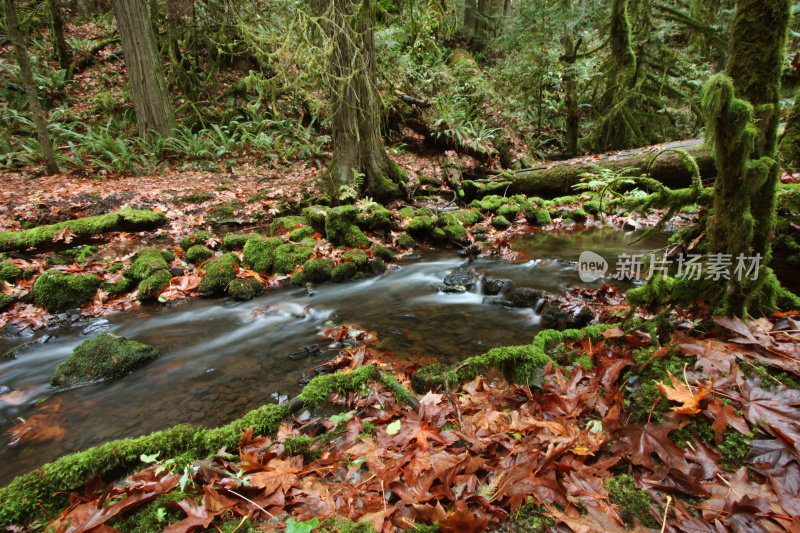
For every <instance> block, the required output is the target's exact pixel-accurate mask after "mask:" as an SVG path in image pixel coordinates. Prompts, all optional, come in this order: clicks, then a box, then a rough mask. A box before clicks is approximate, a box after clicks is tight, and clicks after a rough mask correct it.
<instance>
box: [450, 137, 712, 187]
mask: <svg viewBox="0 0 800 533" xmlns="http://www.w3.org/2000/svg"><path fill="white" fill-rule="evenodd" d="M661 148H662V149H664V148H678V149H681V150H685V151H686V152H688V153H689V154H690V155H691V156H692V157H694V159H695V160H696V161H697V165H698V166H699V168H700V175H701V176H702V178H703V180H704V181H709V180H712V179H713V178H714V176H715V174H716V170H715V168H714V160H713V158H712V157H711V154H710V153H709V151H708V150H707V149H706V148H705V145H704V142H703V140H702V139H694V140H690V141H678V142H672V143H666V144H664V145H662V147H661ZM656 153H657V152H653V151H647V150H645V149H636V150H626V151H624V152H618V153H609V154H604V155H601V156H599V158H598V159H588V160H587V158H585V157H581V158H576V159H570V160H569V161H564V162H560V163H557V164H555V165H553V166H551V167H549V168H548V167H536V168H529V169H524V170H520V171H518V172H516V173H514V174H506V175H503V176H501V177H498V178H495V179H492V180H475V181H465V182H464V184H463V185H464V193H465V196H466V197H467V198H468V199H472V198H482V197H484V196H486V195H489V194H499V195H505V194H526V195H528V196H540V197H556V196H562V195H565V194H571V193H572V192H573V189H572V187H573V186H574V185H576V184H578V183H580V181H581V174H584V173H587V172H592V171H594V170H596V168H597V167H602V168H608V169H621V168H625V167H632V168H637V169H641V170H643V169H645V168H646V167H647V166H648V165H650V163H651V161H652V159H653V157H654V156H655V154H656ZM692 174H693V172H692V169H691V168H689V167H688V166H687V165H686V162H685V160H684V159H683V157H681V156H680V155H679V154H678V153H676V152H667V153H664V154H663V155H661V156H659V157H658V159H657V160H656V161H655V163H654V164H653V167H652V169H651V172H650V176H651V177H652V178H653V179H656V180H658V181H660V182H661V183H663V184H664V185H666V186H668V187H672V188H680V187H687V186H689V184H690V183H691V180H692Z"/></svg>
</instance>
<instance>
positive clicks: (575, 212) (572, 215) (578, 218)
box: [558, 209, 589, 222]
mask: <svg viewBox="0 0 800 533" xmlns="http://www.w3.org/2000/svg"><path fill="white" fill-rule="evenodd" d="M558 214H559V215H560V216H561V218H563V219H564V220H574V221H575V222H585V221H586V219H587V218H589V215H587V214H586V211H584V210H583V209H562V210H561V211H559V212H558Z"/></svg>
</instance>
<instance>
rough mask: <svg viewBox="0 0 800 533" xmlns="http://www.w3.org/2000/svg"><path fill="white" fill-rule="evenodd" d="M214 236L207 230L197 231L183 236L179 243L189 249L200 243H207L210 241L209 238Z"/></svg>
mask: <svg viewBox="0 0 800 533" xmlns="http://www.w3.org/2000/svg"><path fill="white" fill-rule="evenodd" d="M213 237H214V236H213V235H211V234H210V233H209V232H207V231H196V232H194V233H192V234H190V235H187V236H186V237H184V238H182V239H181V241H180V242H179V243H178V244H179V245H180V247H181V248H183V249H184V250H188V249H189V248H191V247H192V246H196V245H198V244H202V245H205V244H206V243H207V242H208V240H209V239H211V238H213Z"/></svg>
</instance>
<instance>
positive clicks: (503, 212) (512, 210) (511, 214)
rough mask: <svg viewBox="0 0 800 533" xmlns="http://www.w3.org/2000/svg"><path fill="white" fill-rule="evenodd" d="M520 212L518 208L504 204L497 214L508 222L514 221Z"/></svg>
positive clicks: (514, 205)
mask: <svg viewBox="0 0 800 533" xmlns="http://www.w3.org/2000/svg"><path fill="white" fill-rule="evenodd" d="M519 212H520V207H519V206H518V205H516V204H506V205H504V206H502V207H500V209H498V210H497V214H498V215H500V216H502V217H505V218H507V219H509V220H514V219H515V218H517V215H518V214H519Z"/></svg>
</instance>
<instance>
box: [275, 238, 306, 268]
mask: <svg viewBox="0 0 800 533" xmlns="http://www.w3.org/2000/svg"><path fill="white" fill-rule="evenodd" d="M312 253H313V250H312V249H311V248H309V247H307V246H299V245H296V244H292V243H286V244H281V245H280V246H278V247H277V248H276V249H275V261H274V263H273V270H274V271H275V273H276V274H291V273H292V272H294V270H295V269H296V268H297V267H299V266H300V265H302V264H303V263H305V262H306V261H308V260H309V259H311V254H312Z"/></svg>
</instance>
